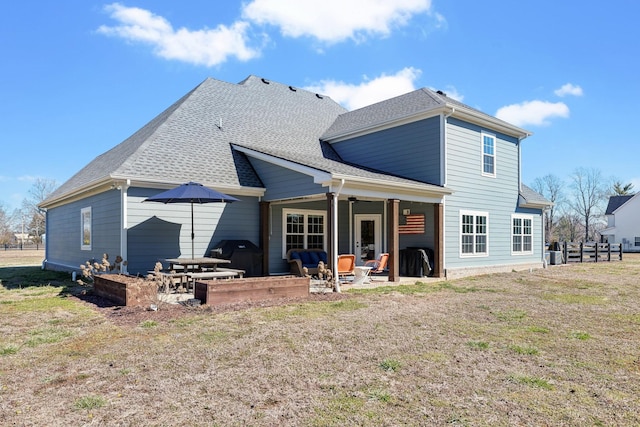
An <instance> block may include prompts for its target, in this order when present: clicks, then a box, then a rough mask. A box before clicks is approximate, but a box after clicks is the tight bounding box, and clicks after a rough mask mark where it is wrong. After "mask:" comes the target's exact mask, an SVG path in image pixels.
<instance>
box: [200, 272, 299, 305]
mask: <svg viewBox="0 0 640 427" xmlns="http://www.w3.org/2000/svg"><path fill="white" fill-rule="evenodd" d="M310 282H311V279H310V278H308V277H295V276H272V277H249V278H244V279H230V280H201V281H197V282H196V285H195V294H194V297H195V298H196V299H199V300H200V301H201V302H202V304H207V305H220V304H229V303H235V302H242V301H262V300H271V299H277V298H292V297H305V296H308V295H309V284H310Z"/></svg>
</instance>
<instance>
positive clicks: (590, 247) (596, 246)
mask: <svg viewBox="0 0 640 427" xmlns="http://www.w3.org/2000/svg"><path fill="white" fill-rule="evenodd" d="M558 245H559V246H560V247H559V249H560V250H561V251H562V262H563V263H564V264H567V263H570V262H605V261H616V260H620V261H622V244H620V243H597V242H561V243H559V244H558Z"/></svg>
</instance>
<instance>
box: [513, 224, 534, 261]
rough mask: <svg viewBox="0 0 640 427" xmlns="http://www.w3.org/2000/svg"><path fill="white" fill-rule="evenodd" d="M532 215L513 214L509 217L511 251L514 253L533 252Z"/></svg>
mask: <svg viewBox="0 0 640 427" xmlns="http://www.w3.org/2000/svg"><path fill="white" fill-rule="evenodd" d="M532 224H533V217H531V216H529V215H513V216H512V217H511V252H512V253H514V254H531V253H533V227H532Z"/></svg>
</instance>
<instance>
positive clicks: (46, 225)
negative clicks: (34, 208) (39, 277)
mask: <svg viewBox="0 0 640 427" xmlns="http://www.w3.org/2000/svg"><path fill="white" fill-rule="evenodd" d="M43 210H44V259H43V260H42V269H43V270H46V269H47V257H48V256H49V239H47V237H48V236H49V210H48V209H43Z"/></svg>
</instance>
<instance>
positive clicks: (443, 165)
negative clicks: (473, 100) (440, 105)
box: [440, 107, 456, 186]
mask: <svg viewBox="0 0 640 427" xmlns="http://www.w3.org/2000/svg"><path fill="white" fill-rule="evenodd" d="M455 112H456V109H455V107H451V111H450V112H449V114H443V115H442V116H441V117H442V124H441V126H440V132H441V136H440V145H441V146H440V151H441V152H442V155H441V156H440V182H442V185H443V186H446V185H447V165H448V159H447V119H448V118H449V117H451V116H452V115H453V113H455Z"/></svg>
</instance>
